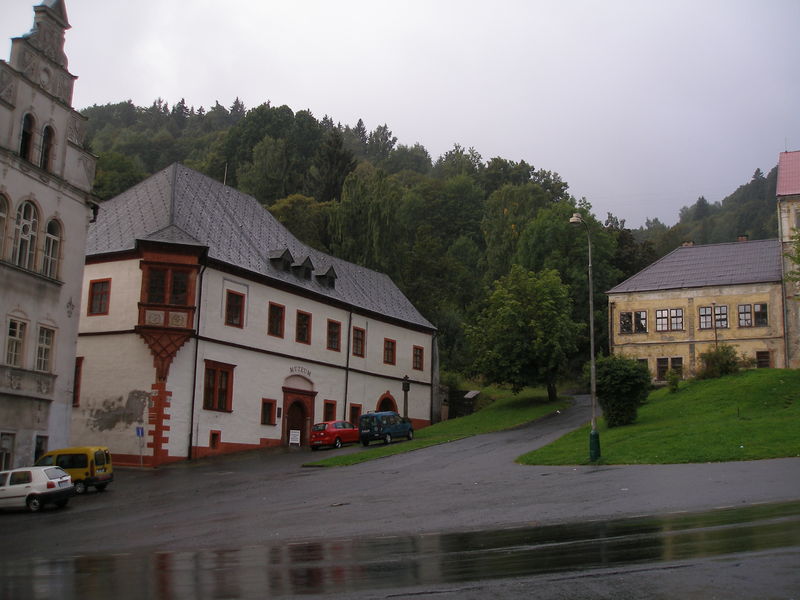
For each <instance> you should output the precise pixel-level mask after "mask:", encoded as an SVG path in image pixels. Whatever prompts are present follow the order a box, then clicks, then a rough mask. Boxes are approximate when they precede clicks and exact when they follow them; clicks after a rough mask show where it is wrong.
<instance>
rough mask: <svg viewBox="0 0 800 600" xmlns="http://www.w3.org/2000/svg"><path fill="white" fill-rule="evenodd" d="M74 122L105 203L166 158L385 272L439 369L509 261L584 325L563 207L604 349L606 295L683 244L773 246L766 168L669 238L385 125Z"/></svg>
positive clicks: (525, 171) (546, 183)
mask: <svg viewBox="0 0 800 600" xmlns="http://www.w3.org/2000/svg"><path fill="white" fill-rule="evenodd" d="M82 112H83V114H85V115H86V116H87V117H89V125H88V137H87V139H88V142H89V144H90V147H91V149H92V151H93V152H94V153H96V154H97V155H98V156H99V161H98V167H97V178H96V182H95V193H96V194H97V195H98V196H99V197H100V198H101V199H108V198H111V197H113V196H115V195H116V194H118V193H120V192H122V191H124V190H126V189H127V188H129V187H130V186H132V185H134V184H135V183H137V182H138V181H141V180H142V179H144V178H145V177H147V176H148V175H150V174H152V173H154V172H155V171H157V170H159V169H162V168H164V167H166V166H168V165H169V164H171V163H173V162H176V161H180V162H182V163H183V164H185V165H187V166H189V167H192V168H194V169H197V170H198V171H201V172H203V173H205V174H207V175H209V176H211V177H214V178H216V179H218V180H219V181H225V182H226V183H227V184H228V185H231V186H234V187H236V188H237V189H239V190H241V191H243V192H246V193H248V194H250V195H252V196H254V197H255V198H257V199H258V200H259V201H260V202H261V203H262V204H263V205H264V207H265V208H266V209H268V210H270V211H271V212H272V213H273V214H274V215H275V216H276V217H277V218H278V219H280V220H281V221H282V222H283V223H284V224H286V225H287V227H288V228H289V229H290V230H291V231H292V232H293V233H294V234H295V235H296V236H298V237H299V238H300V239H302V240H303V241H305V242H306V243H308V244H310V245H312V246H315V247H317V248H319V249H321V250H324V251H327V252H330V253H332V254H334V255H336V256H339V257H341V258H343V259H346V260H350V261H353V262H356V263H359V264H361V265H364V266H367V267H370V268H373V269H376V270H379V271H382V272H385V273H387V274H388V275H390V276H391V277H392V278H393V279H394V281H395V282H396V283H397V284H398V285H399V286H400V288H401V289H402V290H403V291H404V293H405V294H406V295H407V296H408V297H409V299H411V300H412V301H413V302H414V303H415V305H416V306H417V307H418V308H419V309H420V310H421V312H422V313H423V314H424V315H425V316H426V317H427V318H428V319H429V320H430V321H431V322H433V323H434V324H435V325H436V326H437V327H438V328H439V334H440V335H439V346H440V349H441V351H442V363H443V366H444V367H445V368H447V369H450V370H453V371H463V370H466V369H468V368H469V366H470V365H472V364H473V357H472V355H471V348H470V344H469V343H468V337H467V336H466V335H465V326H467V325H468V324H470V323H475V322H477V319H478V313H479V311H480V310H481V309H482V308H483V307H484V306H485V303H486V300H487V296H488V292H489V291H490V289H491V288H492V285H493V282H495V281H496V280H498V279H499V278H501V277H504V276H507V275H508V274H509V272H510V271H511V266H512V265H514V264H518V265H520V266H522V267H524V269H526V270H528V271H533V272H537V273H538V272H542V271H544V270H546V269H554V270H555V271H556V272H557V273H558V274H559V275H560V278H561V281H562V282H563V283H564V284H566V286H567V289H568V293H569V296H570V297H571V302H568V304H570V306H567V307H565V309H566V310H567V312H568V313H569V314H570V315H571V317H572V319H573V320H574V321H575V322H579V323H585V322H586V320H587V312H588V308H587V298H588V289H587V280H586V265H587V258H588V257H587V244H586V232H585V230H583V229H582V228H581V229H575V228H574V226H573V225H570V223H569V217H570V216H571V215H572V213H573V212H581V213H582V214H583V216H584V219H585V220H586V222H587V224H588V226H589V230H590V232H591V236H592V248H593V257H592V258H593V270H594V289H595V294H594V299H595V309H596V315H595V323H596V325H597V329H598V331H597V333H598V342H599V347H600V348H601V349H602V348H604V347H605V342H606V340H607V335H606V332H605V329H606V327H607V324H606V318H605V313H606V297H605V295H604V293H603V292H604V291H605V290H607V289H609V288H610V287H612V286H614V285H615V284H616V283H618V282H620V281H622V280H623V279H625V278H626V277H628V276H630V275H632V274H633V273H635V272H636V271H638V270H639V269H641V268H642V267H644V266H646V265H647V264H649V263H650V262H652V261H653V260H655V259H656V258H658V257H659V256H661V255H663V254H665V253H667V252H669V251H671V250H672V249H674V248H675V247H677V246H678V245H680V243H681V242H682V241H684V240H685V239H692V240H693V241H695V242H696V243H709V242H719V241H732V240H735V239H736V236H737V235H739V234H748V235H749V236H750V238H751V239H758V238H764V237H774V236H775V235H776V233H775V230H776V224H775V172H774V170H773V171H772V172H770V174H769V175H768V176H767V177H764V176H763V175H762V174H761V172H760V171H756V174H755V175H754V176H753V179H752V181H751V182H750V183H748V184H746V185H743V186H741V187H740V188H739V189H738V190H736V191H735V192H734V193H733V194H732V195H731V196H729V197H728V198H726V199H725V200H724V201H722V202H721V203H716V204H709V203H708V202H706V201H705V199H703V198H700V199H698V200H697V202H696V203H695V204H694V205H692V206H691V207H686V208H684V209H682V210H681V214H680V222H679V223H678V224H677V225H675V226H674V227H667V226H665V225H664V224H662V223H660V222H659V221H658V220H653V221H648V223H647V225H646V226H645V227H642V228H640V229H638V230H635V231H631V230H630V229H627V228H625V220H624V218H623V217H624V215H610V214H609V215H607V216H606V217H604V218H602V220H598V219H597V218H596V217H595V216H594V215H592V214H591V206H590V204H589V203H588V202H587V201H586V200H584V199H580V200H578V199H575V198H574V197H572V196H571V195H570V194H569V191H568V186H567V183H566V182H564V181H562V180H561V178H560V177H559V175H558V174H557V173H556V172H554V171H550V170H545V169H541V168H535V167H534V166H533V165H531V164H528V163H527V162H525V161H524V160H519V161H515V160H511V159H507V158H502V157H495V158H491V159H489V160H484V158H483V157H481V156H480V154H478V152H477V151H476V150H474V149H473V148H464V147H462V146H460V145H455V146H454V147H453V148H452V149H451V150H449V151H448V152H446V153H445V154H443V155H442V156H439V157H437V158H436V159H433V158H432V157H431V156H430V154H429V153H428V151H427V150H426V149H425V148H424V147H423V146H422V145H420V144H415V145H413V146H405V145H402V144H397V138H396V137H394V136H393V135H392V132H391V130H390V129H389V128H388V126H387V125H380V126H377V127H375V128H374V129H372V130H368V129H367V128H366V126H365V124H364V123H363V122H362V121H361V120H359V121H358V123H356V124H355V125H353V126H351V125H341V124H338V123H334V122H333V121H332V120H331V119H329V118H327V117H323V118H322V119H321V120H320V119H317V118H316V117H314V115H312V114H311V113H310V112H309V111H298V112H294V111H292V110H291V109H290V108H289V107H287V106H280V107H273V106H271V105H270V104H269V103H267V104H262V105H261V106H257V107H255V108H252V109H249V110H247V109H246V108H245V106H244V105H243V104H242V103H241V102H240V101H239V100H238V99H237V100H236V101H235V102H234V103H233V104H232V106H230V107H229V108H225V107H224V106H222V105H220V104H219V103H216V104H215V105H214V106H213V107H212V108H210V109H208V110H205V109H203V108H202V107H201V108H199V109H197V110H195V109H194V107H187V106H186V103H185V102H184V101H183V100H181V101H180V102H178V103H176V104H174V105H173V106H171V107H170V106H168V104H167V103H165V102H163V101H162V100H160V99H159V100H156V101H155V102H154V103H153V104H152V106H150V107H147V108H144V107H137V106H135V105H133V104H132V103H131V102H130V101H128V102H121V103H118V104H108V105H105V106H92V107H90V108H87V109H85V110H84V111H82ZM548 281H551V280H548ZM509 285H510V283H509ZM547 285H552V282H551V283H548V284H547ZM582 335H583V336H585V337H586V336H588V332H587V331H586V330H585V328H584V331H583V333H582ZM586 346H587V344H585V343H579V344H578V345H577V347H579V348H586ZM585 357H586V356H585V352H584V357H583V358H585ZM579 360H580V355H579V354H578V355H576V356H575V361H576V364H577V361H579Z"/></svg>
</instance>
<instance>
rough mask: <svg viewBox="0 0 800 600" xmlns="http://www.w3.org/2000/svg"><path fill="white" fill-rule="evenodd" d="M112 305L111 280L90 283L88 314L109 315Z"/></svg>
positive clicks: (98, 280) (96, 280)
mask: <svg viewBox="0 0 800 600" xmlns="http://www.w3.org/2000/svg"><path fill="white" fill-rule="evenodd" d="M110 303H111V279H93V280H92V281H90V282H89V302H88V306H87V307H86V314H87V315H89V316H94V315H107V314H108V306H109V304H110Z"/></svg>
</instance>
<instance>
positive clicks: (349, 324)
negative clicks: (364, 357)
mask: <svg viewBox="0 0 800 600" xmlns="http://www.w3.org/2000/svg"><path fill="white" fill-rule="evenodd" d="M352 333H353V311H352V310H351V311H350V312H349V313H348V315H347V357H346V358H345V361H346V363H345V366H344V402H343V405H344V407H343V409H342V412H343V414H342V420H343V421H347V420H349V419H348V418H347V395H348V389H349V388H348V386H349V385H350V336H351V335H352ZM356 425H357V423H356Z"/></svg>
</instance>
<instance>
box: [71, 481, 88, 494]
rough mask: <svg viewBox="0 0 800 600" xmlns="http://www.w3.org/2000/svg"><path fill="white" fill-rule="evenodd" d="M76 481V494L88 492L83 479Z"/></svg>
mask: <svg viewBox="0 0 800 600" xmlns="http://www.w3.org/2000/svg"><path fill="white" fill-rule="evenodd" d="M74 483H75V493H76V494H85V493H86V484H85V483H83V482H82V481H76V482H74Z"/></svg>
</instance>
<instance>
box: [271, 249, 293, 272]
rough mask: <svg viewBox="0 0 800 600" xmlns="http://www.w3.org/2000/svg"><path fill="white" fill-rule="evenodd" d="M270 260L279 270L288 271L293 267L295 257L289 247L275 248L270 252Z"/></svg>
mask: <svg viewBox="0 0 800 600" xmlns="http://www.w3.org/2000/svg"><path fill="white" fill-rule="evenodd" d="M269 262H270V263H272V266H273V267H274V268H276V269H278V270H279V271H285V272H288V271H289V270H290V269H291V268H292V263H293V262H294V258H292V253H291V252H289V250H288V249H284V250H275V251H274V252H271V253H270V255H269Z"/></svg>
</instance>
